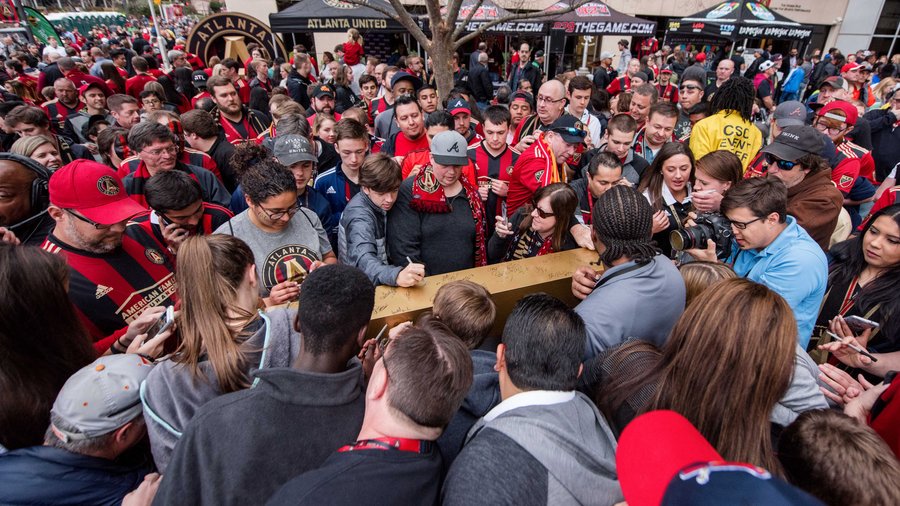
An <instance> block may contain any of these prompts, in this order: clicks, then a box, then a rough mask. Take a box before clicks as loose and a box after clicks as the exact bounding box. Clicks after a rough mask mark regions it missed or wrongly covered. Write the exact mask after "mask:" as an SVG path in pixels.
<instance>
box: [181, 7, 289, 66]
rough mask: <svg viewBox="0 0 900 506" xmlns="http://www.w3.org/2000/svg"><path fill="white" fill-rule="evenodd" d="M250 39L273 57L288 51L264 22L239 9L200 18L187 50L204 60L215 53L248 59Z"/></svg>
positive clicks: (189, 36) (190, 37)
mask: <svg viewBox="0 0 900 506" xmlns="http://www.w3.org/2000/svg"><path fill="white" fill-rule="evenodd" d="M251 42H255V43H257V44H259V45H261V46H262V47H264V48H265V49H266V51H268V53H269V55H271V56H272V57H273V58H274V57H277V56H282V57H283V56H285V55H286V54H287V51H285V49H284V44H282V42H281V38H280V37H278V36H275V35H273V33H272V30H271V29H269V27H268V26H267V25H266V24H265V23H263V22H262V21H260V20H258V19H256V18H254V17H252V16H248V15H246V14H241V13H238V12H220V13H218V14H212V15H210V16H207V17H205V18H203V19H201V20H200V21H199V22H198V23H197V24H196V25H194V28H193V30H191V34H190V35H188V38H187V51H188V52H190V53H193V54H195V55H197V56H199V57H200V59H201V60H203V61H204V62H207V61H209V58H210V57H212V56H219V57H222V56H223V55H224V56H225V57H228V56H231V57H242V58H245V57H246V56H247V55H248V53H247V44H249V43H251Z"/></svg>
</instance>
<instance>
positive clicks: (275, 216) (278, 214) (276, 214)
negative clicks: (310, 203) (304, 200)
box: [259, 205, 300, 221]
mask: <svg viewBox="0 0 900 506" xmlns="http://www.w3.org/2000/svg"><path fill="white" fill-rule="evenodd" d="M259 208H260V209H262V212H264V213H266V216H268V217H269V219H270V220H272V221H278V220H280V219H281V218H284V217H285V216H294V215H295V214H297V211H299V210H300V206H298V205H295V206H294V207H292V208H290V209H288V210H286V211H273V210H270V209H266V208H265V207H263V206H259Z"/></svg>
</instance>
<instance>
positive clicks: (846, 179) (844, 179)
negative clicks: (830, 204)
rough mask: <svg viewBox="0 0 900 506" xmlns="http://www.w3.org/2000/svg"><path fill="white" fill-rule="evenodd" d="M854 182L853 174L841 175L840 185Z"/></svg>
mask: <svg viewBox="0 0 900 506" xmlns="http://www.w3.org/2000/svg"><path fill="white" fill-rule="evenodd" d="M850 184H853V178H852V177H851V176H847V175H844V176H841V179H840V180H839V181H838V186H847V185H850Z"/></svg>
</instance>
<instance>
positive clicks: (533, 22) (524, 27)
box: [423, 0, 547, 35]
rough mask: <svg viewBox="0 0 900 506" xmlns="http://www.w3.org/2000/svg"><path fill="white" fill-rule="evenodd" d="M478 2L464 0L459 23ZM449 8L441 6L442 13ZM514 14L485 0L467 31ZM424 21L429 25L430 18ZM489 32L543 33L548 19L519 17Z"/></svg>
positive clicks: (488, 30) (469, 23)
mask: <svg viewBox="0 0 900 506" xmlns="http://www.w3.org/2000/svg"><path fill="white" fill-rule="evenodd" d="M476 4H478V0H464V1H463V3H462V5H460V7H459V17H458V18H457V23H460V24H462V22H463V21H465V20H466V17H467V16H468V15H469V13H471V12H472V9H474V8H475V6H476ZM446 11H447V8H446V7H442V8H441V14H442V15H446ZM510 14H512V13H511V12H509V11H508V10H506V9H504V8H503V7H500V6H499V5H497V4H495V3H494V2H492V1H491V0H484V1H483V2H481V5H480V6H479V7H478V10H476V11H475V14H473V15H472V19H471V20H470V21H469V22H468V23H467V24H466V27H465V31H467V32H474V31H475V30H477V29H479V28H481V27H482V26H483V25H485V24H486V23H488V22H490V21H493V20H495V19H500V18H502V17H504V16H509V15H510ZM423 23H424V24H425V25H426V26H427V24H428V19H427V18H423ZM487 32H488V33H505V34H517V33H525V34H532V35H534V34H543V33H547V21H546V20H541V19H519V20H516V21H510V22H508V23H499V24H496V25H494V26H492V27H490V28H488V29H487Z"/></svg>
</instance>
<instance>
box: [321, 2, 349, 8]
mask: <svg viewBox="0 0 900 506" xmlns="http://www.w3.org/2000/svg"><path fill="white" fill-rule="evenodd" d="M322 2H323V3H324V4H325V5H327V6H329V7H334V8H335V9H354V8H356V6H355V5H353V4H349V3H347V2H341V0H322Z"/></svg>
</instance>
